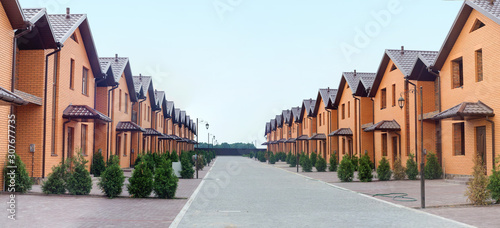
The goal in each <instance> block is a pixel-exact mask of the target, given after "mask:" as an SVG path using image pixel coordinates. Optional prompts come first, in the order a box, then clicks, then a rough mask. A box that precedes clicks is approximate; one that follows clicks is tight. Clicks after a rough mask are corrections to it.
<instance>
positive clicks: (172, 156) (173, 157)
mask: <svg viewBox="0 0 500 228" xmlns="http://www.w3.org/2000/svg"><path fill="white" fill-rule="evenodd" d="M170 160H171V161H172V162H178V161H179V155H177V152H175V150H174V151H172V153H171V154H170Z"/></svg>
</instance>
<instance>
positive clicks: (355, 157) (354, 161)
mask: <svg viewBox="0 0 500 228" xmlns="http://www.w3.org/2000/svg"><path fill="white" fill-rule="evenodd" d="M351 162H352V165H353V166H354V171H358V168H359V158H358V155H357V154H355V155H353V156H352V157H351Z"/></svg>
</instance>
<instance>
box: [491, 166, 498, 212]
mask: <svg viewBox="0 0 500 228" xmlns="http://www.w3.org/2000/svg"><path fill="white" fill-rule="evenodd" d="M498 168H499V167H493V173H492V174H491V176H490V177H489V184H488V190H489V191H490V193H491V198H492V199H493V200H495V203H498V202H499V201H500V170H499V169H498Z"/></svg>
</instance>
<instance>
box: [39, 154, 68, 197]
mask: <svg viewBox="0 0 500 228" xmlns="http://www.w3.org/2000/svg"><path fill="white" fill-rule="evenodd" d="M69 175H70V171H69V163H68V160H66V161H65V162H61V163H59V165H57V166H54V167H52V173H51V174H49V176H48V178H47V180H46V181H44V182H43V184H42V191H43V193H45V194H64V193H66V181H67V180H68V178H69Z"/></svg>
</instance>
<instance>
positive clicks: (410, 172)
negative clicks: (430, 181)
mask: <svg viewBox="0 0 500 228" xmlns="http://www.w3.org/2000/svg"><path fill="white" fill-rule="evenodd" d="M406 175H407V176H408V179H410V180H416V179H417V175H418V165H417V162H416V161H415V155H414V154H410V156H409V157H408V160H406Z"/></svg>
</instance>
